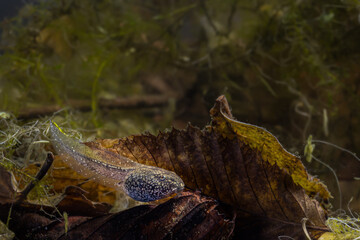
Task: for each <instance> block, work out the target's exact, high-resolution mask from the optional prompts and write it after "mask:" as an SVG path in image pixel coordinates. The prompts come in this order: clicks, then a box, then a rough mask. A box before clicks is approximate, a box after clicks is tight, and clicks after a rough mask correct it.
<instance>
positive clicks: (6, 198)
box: [0, 166, 16, 204]
mask: <svg viewBox="0 0 360 240" xmlns="http://www.w3.org/2000/svg"><path fill="white" fill-rule="evenodd" d="M11 177H12V176H11V173H10V172H8V171H7V170H6V169H5V168H3V167H2V166H0V186H1V187H0V204H5V203H11V202H14V201H15V197H16V190H15V186H14V185H13V183H12V182H11Z"/></svg>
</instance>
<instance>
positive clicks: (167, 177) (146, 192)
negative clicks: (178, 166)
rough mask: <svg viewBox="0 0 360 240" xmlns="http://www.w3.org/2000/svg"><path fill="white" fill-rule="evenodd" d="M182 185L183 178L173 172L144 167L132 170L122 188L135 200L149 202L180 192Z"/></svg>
mask: <svg viewBox="0 0 360 240" xmlns="http://www.w3.org/2000/svg"><path fill="white" fill-rule="evenodd" d="M184 185H185V184H184V182H183V180H182V179H181V178H180V177H179V176H178V175H176V173H174V172H171V171H167V170H165V169H161V168H152V167H144V168H140V169H137V170H134V171H133V172H131V173H130V174H129V175H128V176H127V177H126V179H125V182H124V189H125V191H126V193H127V194H128V195H129V196H130V197H131V198H133V199H135V200H137V201H141V202H151V201H155V200H159V199H162V198H165V197H168V196H169V195H171V194H174V193H178V192H181V191H182V190H183V189H184Z"/></svg>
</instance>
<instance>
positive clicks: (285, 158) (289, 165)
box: [211, 96, 331, 200]
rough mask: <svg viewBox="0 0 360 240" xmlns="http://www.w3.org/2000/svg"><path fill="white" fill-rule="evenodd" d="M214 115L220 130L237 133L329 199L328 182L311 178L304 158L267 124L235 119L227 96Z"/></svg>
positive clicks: (230, 134) (266, 158) (304, 185)
mask: <svg viewBox="0 0 360 240" xmlns="http://www.w3.org/2000/svg"><path fill="white" fill-rule="evenodd" d="M211 115H212V117H213V120H214V121H213V122H214V126H215V128H216V131H218V132H220V133H221V134H222V135H223V136H225V137H229V138H233V137H236V138H237V139H238V140H239V141H240V142H241V143H242V144H246V145H248V146H249V147H250V148H251V149H253V150H255V151H257V152H260V157H261V158H262V159H263V160H264V161H266V162H269V163H270V164H271V165H274V164H276V165H277V166H278V167H279V168H280V169H281V170H283V171H286V172H287V173H288V174H289V175H290V176H291V178H292V179H293V181H294V183H296V184H299V185H300V186H301V187H302V188H303V189H305V191H306V192H307V193H308V194H318V195H319V196H320V197H321V198H322V199H324V200H329V198H330V197H331V195H330V192H329V191H328V190H327V188H326V186H325V185H324V184H323V183H322V182H320V180H319V179H317V178H309V174H308V173H307V172H306V170H305V167H304V166H303V164H302V163H301V161H300V159H299V158H298V157H296V156H295V155H293V154H291V153H289V152H288V151H286V150H285V149H284V148H283V147H282V146H281V144H280V143H279V141H278V140H277V139H276V137H275V136H274V135H272V134H271V133H270V132H268V131H267V130H265V129H264V128H261V127H257V126H254V125H251V124H247V123H243V122H238V121H236V120H234V119H233V117H232V115H231V112H230V109H229V105H228V103H227V100H226V98H225V97H224V96H221V97H219V98H218V99H217V101H216V104H215V106H214V107H213V108H212V110H211ZM234 133H235V136H234Z"/></svg>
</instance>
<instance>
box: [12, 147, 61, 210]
mask: <svg viewBox="0 0 360 240" xmlns="http://www.w3.org/2000/svg"><path fill="white" fill-rule="evenodd" d="M53 161H54V155H53V154H52V153H48V155H47V158H46V160H45V162H44V164H43V165H42V166H41V168H40V170H39V172H38V173H37V174H36V176H35V179H34V180H32V181H31V182H30V183H29V184H28V185H27V186H26V188H25V189H24V190H23V191H22V192H21V193H20V195H19V197H18V199H17V201H16V204H20V203H21V202H22V201H24V200H25V199H26V196H27V195H28V194H29V192H30V191H31V190H32V189H33V188H34V187H35V184H36V183H37V182H39V181H40V180H41V179H42V178H43V177H44V176H45V175H46V173H47V171H48V170H49V168H50V167H51V164H52V163H53Z"/></svg>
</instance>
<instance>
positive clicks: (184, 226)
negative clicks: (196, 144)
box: [0, 192, 235, 240]
mask: <svg viewBox="0 0 360 240" xmlns="http://www.w3.org/2000/svg"><path fill="white" fill-rule="evenodd" d="M0 207H1V206H0ZM78 208H81V205H78ZM0 209H1V208H0ZM15 211H16V213H17V214H15V215H14V221H13V226H12V228H13V229H14V230H15V232H16V233H18V234H17V237H18V238H19V239H32V240H33V239H38V240H40V239H47V240H61V239H67V240H71V239H74V240H75V239H76V240H77V239H88V240H96V239H124V240H125V239H127V240H128V239H152V240H158V239H194V240H197V239H228V238H229V236H230V235H231V234H232V232H233V229H234V225H235V223H234V221H233V220H234V213H233V212H229V213H227V212H226V211H223V209H221V208H220V206H219V203H218V202H216V201H215V200H213V199H210V198H207V197H202V196H200V195H199V194H194V193H186V192H184V193H182V194H181V195H179V196H177V197H175V198H173V199H171V200H169V201H167V202H165V203H163V204H161V205H158V206H155V205H142V206H137V207H134V208H131V209H128V210H126V211H123V212H120V213H115V214H106V213H103V214H102V215H98V216H95V217H88V216H84V215H74V214H71V213H73V212H72V211H70V214H69V217H68V220H67V222H65V221H64V219H61V218H59V217H58V218H55V217H51V215H43V214H41V213H34V212H33V210H32V209H29V208H24V207H22V208H17V209H15ZM89 212H93V210H89ZM18 213H19V214H18ZM20 213H21V214H20ZM65 224H67V232H65Z"/></svg>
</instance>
